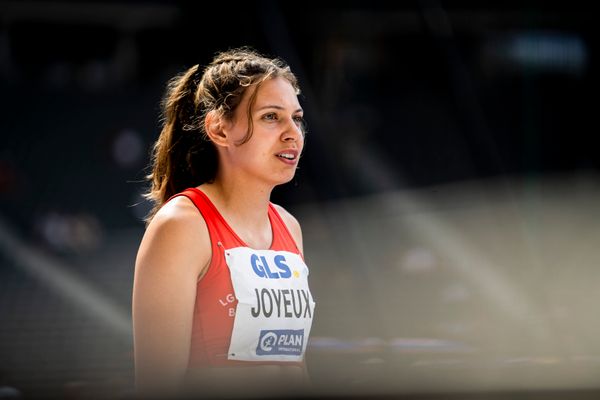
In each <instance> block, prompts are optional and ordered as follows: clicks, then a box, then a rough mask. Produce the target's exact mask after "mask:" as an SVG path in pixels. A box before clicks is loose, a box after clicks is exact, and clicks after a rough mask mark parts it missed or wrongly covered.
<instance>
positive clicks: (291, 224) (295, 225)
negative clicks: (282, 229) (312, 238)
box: [273, 204, 304, 254]
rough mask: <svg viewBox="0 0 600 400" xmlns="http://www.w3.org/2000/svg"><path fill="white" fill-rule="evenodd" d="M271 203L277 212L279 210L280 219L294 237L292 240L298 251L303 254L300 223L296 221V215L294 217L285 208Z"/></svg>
mask: <svg viewBox="0 0 600 400" xmlns="http://www.w3.org/2000/svg"><path fill="white" fill-rule="evenodd" d="M273 205H274V206H275V208H276V209H277V212H279V215H280V216H281V219H283V222H284V223H285V225H286V226H287V228H288V230H289V231H290V234H291V235H292V237H293V238H294V241H295V242H296V245H297V246H298V249H299V250H300V252H301V253H302V254H304V248H303V243H302V228H301V227H300V223H299V222H298V220H297V219H296V217H294V216H293V215H292V214H290V213H289V212H288V211H287V210H286V209H285V208H283V207H281V206H279V205H277V204H273Z"/></svg>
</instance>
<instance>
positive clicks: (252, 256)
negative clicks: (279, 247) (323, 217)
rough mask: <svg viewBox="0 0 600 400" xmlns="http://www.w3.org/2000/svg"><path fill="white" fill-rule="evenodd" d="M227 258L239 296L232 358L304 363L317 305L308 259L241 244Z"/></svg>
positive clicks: (230, 357)
mask: <svg viewBox="0 0 600 400" xmlns="http://www.w3.org/2000/svg"><path fill="white" fill-rule="evenodd" d="M225 261H226V263H227V266H228V267H229V270H230V272H231V281H232V284H233V290H234V292H235V297H236V298H237V300H238V304H237V308H236V311H235V319H234V322H233V332H232V334H231V344H230V346H229V352H228V356H227V358H228V359H229V360H244V361H302V358H303V355H304V352H305V351H306V345H307V342H308V337H309V334H310V328H311V325H312V319H313V312H314V308H315V302H314V301H313V299H312V296H311V293H310V290H309V288H308V267H307V266H306V264H305V263H304V261H303V260H302V258H301V257H300V256H299V255H298V254H295V253H291V252H289V251H275V250H254V249H250V248H248V247H236V248H233V249H228V250H225Z"/></svg>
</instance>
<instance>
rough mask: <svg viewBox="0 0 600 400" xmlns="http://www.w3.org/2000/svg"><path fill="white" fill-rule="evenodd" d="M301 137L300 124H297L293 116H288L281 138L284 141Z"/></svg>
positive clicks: (302, 136) (292, 140) (302, 137)
mask: <svg viewBox="0 0 600 400" xmlns="http://www.w3.org/2000/svg"><path fill="white" fill-rule="evenodd" d="M302 139H304V131H303V130H302V126H299V125H298V124H297V122H296V121H294V119H293V118H290V119H289V122H288V123H287V124H286V126H285V129H284V131H283V133H282V135H281V140H282V141H284V142H297V141H300V140H302Z"/></svg>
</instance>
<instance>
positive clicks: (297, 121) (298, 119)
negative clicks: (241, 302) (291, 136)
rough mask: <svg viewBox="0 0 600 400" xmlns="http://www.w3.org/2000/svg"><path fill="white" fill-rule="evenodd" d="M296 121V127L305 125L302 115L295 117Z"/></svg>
mask: <svg viewBox="0 0 600 400" xmlns="http://www.w3.org/2000/svg"><path fill="white" fill-rule="evenodd" d="M294 121H295V122H296V125H298V126H302V125H304V117H303V116H302V115H296V116H295V117H294Z"/></svg>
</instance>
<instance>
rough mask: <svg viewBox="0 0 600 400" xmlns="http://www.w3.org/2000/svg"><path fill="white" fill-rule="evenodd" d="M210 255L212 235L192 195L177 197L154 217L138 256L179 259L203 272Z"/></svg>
mask: <svg viewBox="0 0 600 400" xmlns="http://www.w3.org/2000/svg"><path fill="white" fill-rule="evenodd" d="M210 254H211V246H210V236H209V233H208V228H207V227H206V223H205V222H204V218H203V217H202V214H200V212H199V211H198V209H197V208H196V206H195V205H194V203H193V202H192V201H191V200H190V199H189V198H187V197H185V196H178V197H175V198H174V199H172V200H171V201H169V202H167V203H166V204H165V205H164V206H163V207H161V208H160V209H159V210H158V212H157V213H156V215H155V216H154V218H152V221H151V222H150V223H149V224H148V227H147V228H146V232H145V233H144V237H143V239H142V243H141V245H140V249H139V254H138V256H139V257H144V256H145V257H146V258H149V259H152V260H153V261H160V262H162V261H163V260H164V261H167V259H168V258H171V259H178V260H179V261H180V262H181V263H185V264H187V265H191V268H192V269H193V270H194V271H195V272H196V273H197V274H198V275H200V274H201V273H202V272H203V269H204V268H205V266H206V265H207V264H208V261H210Z"/></svg>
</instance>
